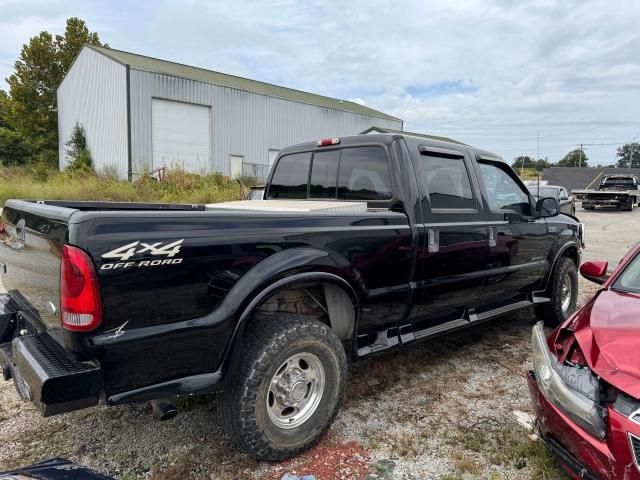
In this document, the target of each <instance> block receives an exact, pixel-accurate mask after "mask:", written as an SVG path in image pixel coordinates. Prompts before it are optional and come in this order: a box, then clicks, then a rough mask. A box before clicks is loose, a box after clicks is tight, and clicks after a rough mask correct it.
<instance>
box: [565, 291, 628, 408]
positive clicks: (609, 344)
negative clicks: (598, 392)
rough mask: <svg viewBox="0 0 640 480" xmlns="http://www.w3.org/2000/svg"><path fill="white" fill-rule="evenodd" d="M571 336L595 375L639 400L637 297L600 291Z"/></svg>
mask: <svg viewBox="0 0 640 480" xmlns="http://www.w3.org/2000/svg"><path fill="white" fill-rule="evenodd" d="M590 303H591V305H588V306H587V307H586V308H585V310H584V313H583V315H584V316H586V319H585V321H578V322H576V327H575V332H574V336H575V339H576V340H577V342H578V344H579V345H580V348H581V349H582V352H583V354H584V356H585V359H586V361H587V363H588V365H589V367H590V368H591V370H593V371H594V372H595V373H596V374H598V375H599V376H600V377H602V378H603V379H604V380H605V381H607V382H608V383H610V384H611V385H613V386H614V387H616V388H618V389H619V390H622V391H623V392H625V393H626V394H628V395H630V396H632V397H634V398H639V399H640V295H637V294H633V293H624V292H617V291H613V290H601V291H600V292H599V293H598V294H597V296H596V297H595V298H594V299H593V300H592V301H591V302H590Z"/></svg>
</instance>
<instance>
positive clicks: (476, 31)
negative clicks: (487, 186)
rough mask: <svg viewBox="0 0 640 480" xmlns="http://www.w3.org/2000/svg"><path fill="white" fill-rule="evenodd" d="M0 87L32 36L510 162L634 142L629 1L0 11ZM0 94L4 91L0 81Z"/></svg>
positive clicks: (21, 1) (62, 5)
mask: <svg viewBox="0 0 640 480" xmlns="http://www.w3.org/2000/svg"><path fill="white" fill-rule="evenodd" d="M0 12H1V14H0V79H4V78H6V77H7V76H8V75H10V74H11V72H12V70H13V64H14V62H15V61H16V59H17V58H18V56H19V54H20V48H21V46H22V45H23V44H24V43H26V42H28V40H29V38H30V37H31V36H34V35H37V34H38V33H39V32H40V31H42V30H47V31H49V32H51V33H54V34H55V33H62V32H63V31H64V25H65V21H66V19H67V18H68V17H71V16H77V17H80V18H82V19H83V20H85V21H86V22H87V24H88V26H89V29H90V30H91V31H96V32H98V33H99V35H100V38H101V40H102V41H103V42H107V43H108V44H109V46H111V47H112V48H116V49H120V50H126V51H131V52H134V53H140V54H144V55H149V56H153V57H159V58H163V59H166V60H172V61H176V62H180V63H185V64H189V65H194V66H198V67H203V68H208V69H211V70H216V71H220V72H224V73H230V74H234V75H240V76H243V77H248V78H252V79H255V80H260V81H265V82H270V83H276V84H279V85H283V86H287V87H291V88H296V89H300V90H305V91H309V92H314V93H319V94H322V95H327V96H330V97H334V98H342V99H348V100H354V101H358V102H361V103H364V104H366V105H367V106H369V107H371V108H375V109H377V110H381V111H383V112H385V113H388V114H391V115H394V116H397V117H399V118H402V119H403V120H404V129H405V130H407V131H413V132H421V133H431V134H434V135H442V136H448V137H452V138H455V139H457V140H460V141H463V142H465V143H468V144H471V145H474V146H477V147H481V148H485V149H488V150H491V151H493V152H495V153H497V154H499V155H501V156H502V157H503V158H505V159H507V160H510V159H512V158H514V157H516V156H518V155H530V156H532V157H536V156H537V155H538V151H539V156H540V157H541V158H545V157H547V158H548V159H549V160H550V161H558V160H560V159H561V158H562V157H563V156H564V155H565V154H566V153H567V152H568V151H569V150H571V149H573V148H576V146H577V145H578V144H581V143H582V144H585V146H584V150H585V152H586V154H587V156H588V157H589V159H590V162H589V163H590V164H593V165H595V164H611V163H614V162H615V152H616V145H618V144H621V143H625V142H629V141H631V140H632V139H634V137H635V138H636V140H638V139H640V2H637V1H633V0H616V2H610V1H604V0H603V1H587V0H580V1H573V0H558V1H555V2H553V1H545V0H538V1H526V0H522V1H509V0H492V1H491V0H487V1H472V0H469V1H459V2H454V1H450V0H443V1H440V0H406V1H405V0H396V1H388V0H387V1H379V0H366V1H365V0H350V1H348V2H347V1H333V0H325V1H316V0H307V1H294V0H273V1H268V0H263V1H245V0H234V1H232V2H219V1H198V0H181V1H172V2H169V1H161V0H157V1H147V0H141V1H135V2H130V1H129V2H127V1H122V0H112V1H100V0H94V1H81V0H67V1H62V0H49V1H45V0H0ZM0 88H6V83H4V82H3V81H2V80H0Z"/></svg>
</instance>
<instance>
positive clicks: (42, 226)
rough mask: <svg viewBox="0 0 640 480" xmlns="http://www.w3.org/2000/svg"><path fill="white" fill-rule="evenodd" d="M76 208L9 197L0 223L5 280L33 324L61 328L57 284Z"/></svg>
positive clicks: (0, 259)
mask: <svg viewBox="0 0 640 480" xmlns="http://www.w3.org/2000/svg"><path fill="white" fill-rule="evenodd" d="M74 212H75V210H74V209H70V208H63V207H58V206H52V205H44V204H38V203H34V202H27V201H21V200H9V201H8V202H7V203H6V205H5V206H4V208H3V210H2V225H0V262H1V263H0V271H1V272H2V283H3V284H4V287H5V288H6V290H7V291H8V293H9V294H10V295H11V297H12V298H13V300H14V301H15V302H16V304H17V305H18V308H19V309H20V310H21V312H22V313H23V314H24V315H25V316H27V317H28V320H30V321H31V322H32V323H33V324H35V325H37V326H38V327H39V328H42V329H43V330H44V329H46V330H50V333H54V335H53V336H54V338H56V337H59V336H58V335H55V333H56V332H55V331H56V330H59V329H60V317H59V302H60V299H59V296H60V292H59V283H60V258H61V252H62V245H63V244H64V242H65V239H66V236H67V226H68V223H69V218H70V217H71V215H72V214H73V213H74Z"/></svg>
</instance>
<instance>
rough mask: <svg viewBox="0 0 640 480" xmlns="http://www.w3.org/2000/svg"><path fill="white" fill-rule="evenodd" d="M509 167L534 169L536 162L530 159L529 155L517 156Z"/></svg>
mask: <svg viewBox="0 0 640 480" xmlns="http://www.w3.org/2000/svg"><path fill="white" fill-rule="evenodd" d="M511 166H512V167H513V168H514V169H518V168H535V166H536V161H535V160H534V159H533V158H531V157H530V156H529V155H519V156H517V157H516V158H514V159H513V163H512V164H511Z"/></svg>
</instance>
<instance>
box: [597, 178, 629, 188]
mask: <svg viewBox="0 0 640 480" xmlns="http://www.w3.org/2000/svg"><path fill="white" fill-rule="evenodd" d="M602 186H603V187H605V188H607V187H633V178H607V179H606V180H605V181H604V182H603V184H602Z"/></svg>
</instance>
